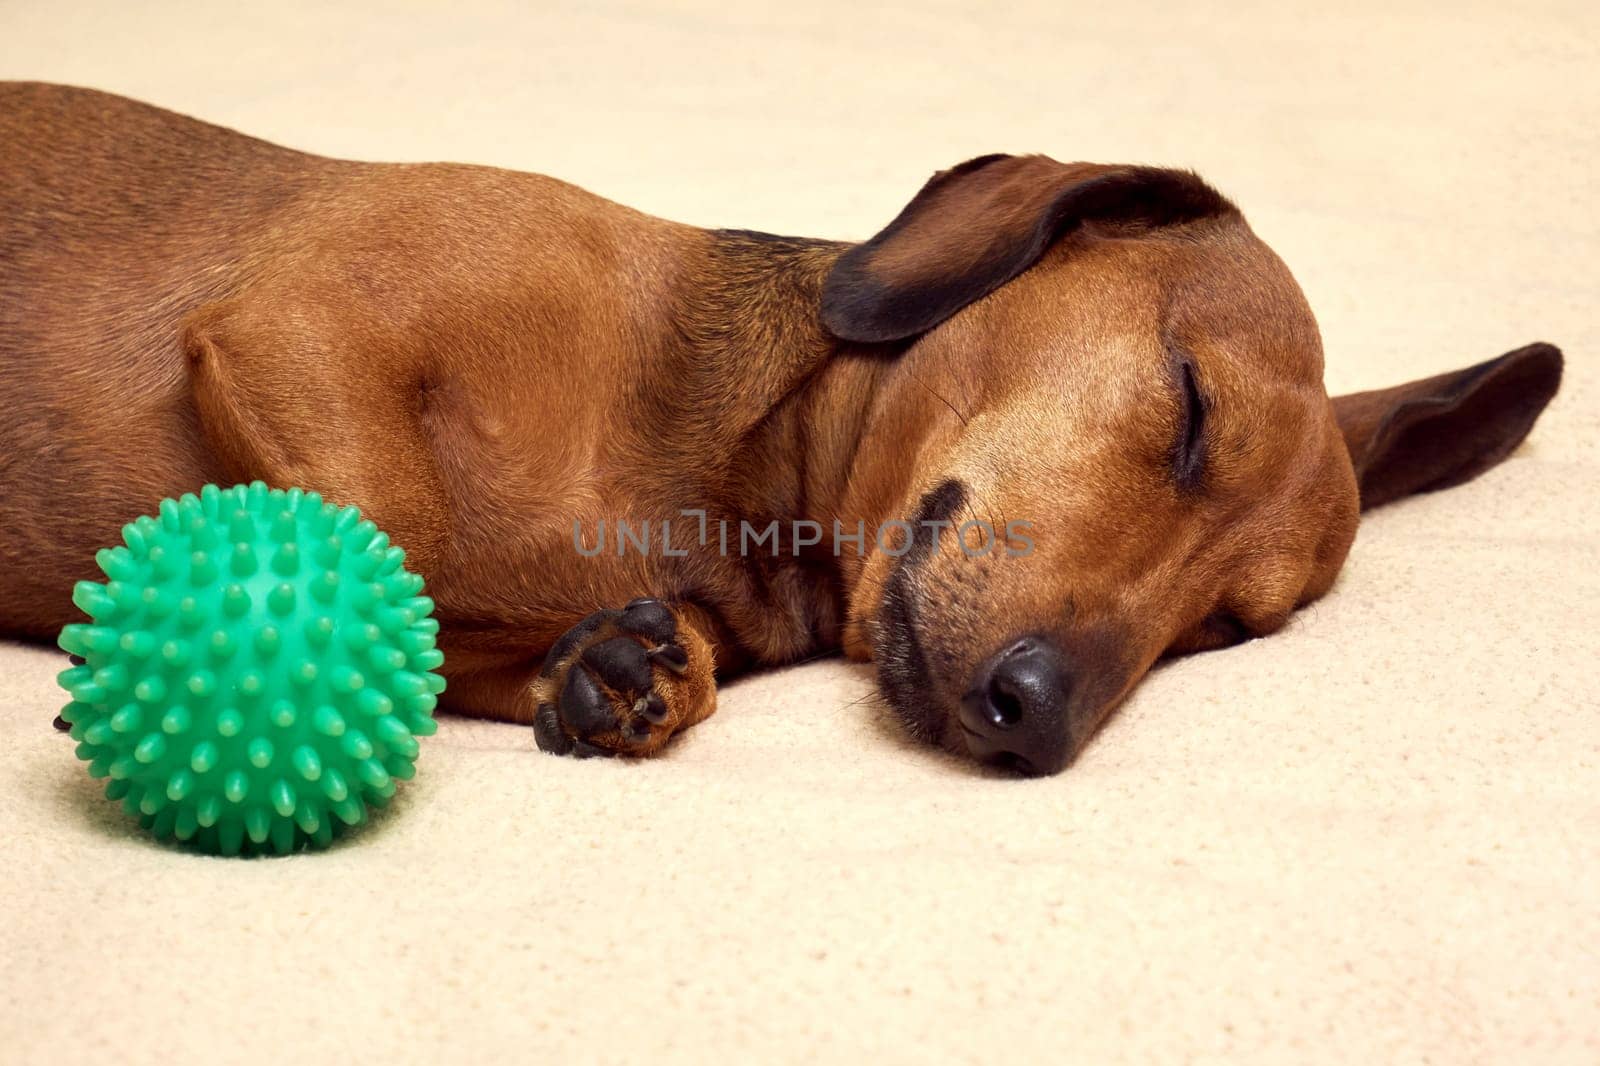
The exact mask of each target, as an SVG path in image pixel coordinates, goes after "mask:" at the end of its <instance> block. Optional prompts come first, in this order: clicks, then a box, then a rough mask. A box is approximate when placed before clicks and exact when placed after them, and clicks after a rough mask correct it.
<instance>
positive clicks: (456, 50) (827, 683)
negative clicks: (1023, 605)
mask: <svg viewBox="0 0 1600 1066" xmlns="http://www.w3.org/2000/svg"><path fill="white" fill-rule="evenodd" d="M1027 6H1028V7H1031V8H1032V10H1025V9H1024V5H1021V4H1010V5H1000V4H994V5H991V4H981V3H965V4H963V3H945V2H938V3H934V2H924V3H919V4H900V5H895V6H893V7H887V8H878V7H876V6H875V5H873V4H871V3H867V2H861V0H856V2H844V0H825V2H809V3H795V4H788V5H770V9H769V10H765V11H763V10H762V9H763V8H764V7H768V5H762V4H755V5H741V4H725V3H713V2H710V0H699V2H696V3H680V4H673V3H667V2H665V0H641V2H635V3H627V4H623V3H582V4H578V3H573V4H562V5H555V4H518V3H512V2H510V0H506V2H503V3H475V2H466V0H456V2H452V3H448V4H443V3H441V4H428V3H422V2H411V3H394V4H381V5H380V4H374V5H371V6H370V7H369V8H368V9H366V10H362V9H360V8H358V7H357V6H355V5H349V4H337V5H335V4H323V3H317V2H313V0H293V2H280V3H276V4H271V5H249V6H247V5H223V6H214V7H203V6H201V5H191V4H171V5H168V6H166V7H162V6H161V5H158V4H138V3H124V2H111V0H104V2H102V3H96V4H83V3H73V2H71V0H63V2H58V3H51V4H44V3H37V2H28V0H8V2H5V3H0V77H33V78H45V79H50V80H56V81H67V82H75V83H80V84H86V85H92V86H96V87H100V88H105V89H110V90H114V91H118V92H123V93H126V94H129V95H133V96H137V97H141V98H144V99H148V100H151V101H153V102H157V103H161V104H164V105H166V106H169V107H173V108H176V109H179V110H183V111H187V112H190V113H193V114H197V115H199V116H202V117H205V118H208V119H211V120H214V121H218V122H221V123H224V124H227V125H232V126H236V127H239V128H242V129H244V130H247V131H249V132H252V133H255V134H258V135H261V136H265V137H268V138H271V139H274V140H278V141H281V142H285V143H288V144H291V145H295V146H298V147H303V148H308V149H313V150H318V151H323V152H328V153H336V154H342V155H350V156H358V157H366V158H394V159H430V158H453V159H463V160H470V161H480V162H491V163H498V164H503V165H507V166H512V167H519V168H525V169H535V170H541V171H545V172H548V173H553V174H556V175H559V176H561V177H564V178H567V179H569V180H572V181H575V182H577V183H579V184H582V185H585V186H587V187H589V188H591V189H593V190H595V191H597V192H600V193H603V194H605V195H608V196H611V197H613V198H616V199H619V200H622V201H624V202H627V203H630V204H633V205H635V206H638V207H641V208H643V209H646V210H649V211H652V212H655V213H658V214H663V215H668V216H671V217H675V218H679V219H684V220H687V221H692V222H697V223H703V224H709V225H730V226H743V227H756V228H763V229H770V230H776V231H779V232H794V233H803V234H815V235H827V236H865V235H867V234H869V233H871V232H872V231H873V230H875V229H876V228H878V227H879V226H881V225H882V224H883V223H884V222H886V221H887V220H888V219H889V218H890V217H892V216H893V215H894V213H895V212H896V211H897V210H898V209H899V208H900V206H901V205H902V204H903V202H904V201H905V200H906V199H907V198H909V196H910V195H911V194H912V193H913V192H914V191H915V190H916V188H917V187H918V186H919V184H920V183H921V182H922V181H923V179H924V178H925V177H926V176H927V175H928V174H929V173H930V172H931V171H933V170H935V169H937V168H939V167H943V166H947V165H949V164H951V163H954V162H957V161H959V160H961V159H965V158H967V157H969V156H973V155H977V154H980V153H984V152H990V151H997V150H1009V151H1043V152H1048V153H1050V154H1053V155H1055V156H1057V157H1059V158H1063V159H1076V158H1085V159H1098V160H1126V161H1143V162H1158V163H1170V164H1179V165H1186V166H1192V167H1195V168H1197V169H1199V170H1200V171H1201V172H1202V173H1203V174H1205V175H1206V176H1207V177H1209V178H1210V179H1211V180H1213V181H1214V182H1215V183H1216V184H1217V185H1218V186H1220V187H1221V188H1222V189H1223V190H1224V191H1225V192H1227V193H1228V194H1229V195H1231V196H1233V197H1234V198H1235V199H1236V200H1237V201H1238V202H1239V203H1240V204H1242V205H1243V206H1244V208H1245V209H1246V212H1247V214H1248V215H1249V217H1250V219H1251V220H1252V223H1253V224H1254V226H1255V227H1256V229H1257V231H1258V232H1259V233H1261V234H1262V236H1263V237H1265V238H1266V239H1267V240H1268V241H1269V242H1270V243H1271V244H1273V245H1274V247H1276V248H1277V250H1278V251H1279V252H1280V253H1281V254H1282V256H1283V257H1284V259H1285V260H1286V261H1287V262H1288V263H1289V264H1290V266H1291V267H1292V268H1293V269H1294V270H1295V271H1296V273H1297V275H1298V277H1299V278H1300V280H1301V282H1302V284H1303V285H1304V287H1305V289H1306V291H1307V294H1308V296H1309V298H1310V300H1311V303H1312V305H1313V306H1314V307H1315V308H1316V309H1317V311H1318V314H1319V315H1320V316H1321V321H1322V325H1323V331H1324V335H1325V339H1326V342H1327V350H1328V378H1329V381H1330V385H1332V386H1334V387H1338V388H1350V387H1365V386H1369V385H1377V384H1382V383H1387V382H1390V381H1394V380H1399V379H1401V378H1408V377H1415V376H1420V375H1422V374H1425V373H1431V372H1435V371H1439V370H1443V369H1446V368H1450V367H1454V366H1459V365H1465V364H1467V363H1469V362H1475V361H1477V360H1480V359H1483V358H1486V357H1489V356H1493V355H1497V354H1499V353H1500V352H1502V351H1505V350H1507V349H1509V348H1513V347H1517V346H1519V345H1521V344H1523V343H1526V342H1528V341H1531V340H1536V339H1545V340H1550V341H1553V342H1555V343H1557V344H1560V345H1562V346H1563V347H1564V348H1565V349H1566V352H1567V355H1568V360H1569V362H1568V374H1567V382H1566V384H1565V386H1564V388H1563V391H1562V394H1561V395H1560V397H1558V399H1557V400H1556V402H1555V404H1554V405H1553V406H1552V407H1551V409H1550V411H1549V412H1548V414H1547V415H1546V417H1545V418H1544V420H1543V421H1542V422H1541V423H1540V424H1539V426H1538V428H1537V429H1536V431H1535V433H1534V435H1533V437H1532V439H1531V440H1530V441H1529V442H1528V443H1527V444H1526V445H1525V446H1524V447H1523V448H1522V449H1520V450H1519V451H1518V452H1517V453H1516V454H1515V455H1514V456H1513V457H1512V458H1511V459H1510V460H1509V461H1508V462H1507V463H1505V465H1504V466H1502V467H1500V468H1498V469H1496V470H1494V471H1493V472H1491V473H1490V474H1488V475H1486V476H1485V477H1483V478H1482V479H1480V480H1479V481H1477V482H1474V483H1472V484H1471V485H1468V486H1466V487H1464V488H1461V489H1458V490H1455V491H1453V492H1449V493H1445V494H1440V495H1437V496H1430V497H1423V498H1419V499H1416V500H1413V501H1410V502H1407V503H1404V504H1401V505H1398V506H1395V507H1393V508H1390V509H1388V510H1386V511H1383V512H1380V513H1377V514H1375V515H1373V516H1371V518H1370V519H1369V521H1368V522H1367V523H1366V524H1365V525H1364V526H1363V527H1362V531H1361V535H1360V539H1359V540H1358V542H1357V544H1356V546H1355V550H1354V552H1353V553H1352V555H1351V557H1350V562H1349V565H1348V567H1347V569H1346V571H1345V573H1344V576H1343V577H1342V578H1341V580H1340V582H1339V584H1338V585H1337V587H1336V588H1335V590H1334V592H1333V593H1332V594H1331V595H1330V596H1328V597H1327V598H1326V599H1325V600H1324V601H1322V602H1321V603H1320V604H1319V605H1317V606H1316V607H1315V608H1313V609H1311V610H1308V611H1306V612H1304V613H1303V614H1302V615H1300V616H1299V617H1298V618H1297V620H1296V621H1295V622H1294V623H1293V624H1292V625H1291V626H1290V628H1289V629H1288V631H1287V632H1285V633H1284V634H1282V635H1281V636H1276V637H1273V638H1272V639H1269V640H1265V641H1260V642H1256V643H1253V644H1249V645H1246V646H1244V647H1241V648H1239V649H1237V650H1234V651H1229V652H1222V653H1217V654H1214V655H1207V656H1202V657H1199V658H1194V659H1190V660H1185V661H1181V662H1178V663H1175V664H1173V665H1170V666H1167V667H1164V668H1162V669H1160V670H1158V671H1157V672H1156V673H1155V675H1153V676H1152V677H1151V678H1150V679H1149V680H1148V681H1147V682H1146V683H1145V684H1144V685H1143V686H1142V687H1141V688H1140V689H1139V691H1138V692H1137V694H1136V695H1135V697H1134V698H1133V700H1132V701H1131V702H1130V703H1129V704H1128V705H1127V706H1126V707H1125V708H1124V709H1123V710H1122V711H1121V712H1120V714H1119V715H1118V716H1117V717H1116V719H1115V720H1114V721H1113V722H1112V723H1111V724H1110V726H1109V727H1108V728H1106V729H1105V730H1104V732H1103V733H1102V735H1101V736H1100V738H1099V739H1098V740H1097V742H1096V743H1095V744H1094V745H1093V747H1092V748H1091V749H1090V750H1089V751H1088V752H1087V754H1086V755H1085V756H1084V757H1083V758H1082V759H1080V760H1079V762H1078V763H1077V765H1076V766H1075V767H1073V768H1072V770H1070V771H1069V772H1068V773H1066V774H1065V775H1063V776H1060V777H1057V778H1054V779H1050V780H1042V781H1015V780H1008V779H1004V778H1001V777H997V776H989V775H985V774H984V773H980V772H976V771H974V770H973V769H972V768H970V767H968V766H966V765H963V764H961V763H958V762H956V761H954V760H952V759H948V758H945V757H942V756H940V755H938V754H935V753H932V752H929V751H926V750H922V749H919V748H916V747H913V746H911V745H909V744H908V743H907V742H906V741H905V740H904V739H902V737H901V736H900V735H899V733H898V732H897V731H896V729H895V728H894V726H893V725H892V722H891V720H890V718H889V716H888V714H887V713H886V712H885V711H884V710H883V709H882V708H881V707H880V706H879V705H878V704H877V703H876V702H875V701H874V700H873V699H872V698H871V697H870V693H871V691H872V688H871V675H870V672H869V670H868V669H867V668H863V667H858V666H852V665H847V664H844V663H841V662H821V663H815V664H812V665H807V666H804V667H801V668H798V669H793V670H788V671H785V672H782V673H778V674H771V675H767V676H762V677H757V678H754V679H751V680H748V681H743V682H740V683H738V684H735V685H732V686H730V687H729V688H727V689H726V690H725V692H724V693H723V697H722V709H721V710H720V712H719V713H718V714H717V716H716V717H715V718H714V719H712V720H711V721H710V722H708V723H707V724H705V725H704V726H701V727H699V728H697V729H695V730H693V731H692V733H691V734H690V735H688V736H685V737H684V738H683V739H682V740H681V742H679V743H677V744H675V745H674V746H673V747H672V749H671V750H670V753H669V754H668V755H667V756H666V757H664V758H661V759H658V760H655V761H651V762H646V763H620V762H610V763H607V762H575V761H567V760H561V759H555V758H549V757H545V756H542V755H540V754H539V753H538V752H537V751H535V749H534V744H533V737H532V734H531V732H530V731H529V730H526V729H518V728H511V727H506V726H495V725H486V724H479V723H470V722H463V721H446V722H445V723H444V725H443V728H442V729H441V730H440V732H439V734H438V736H437V737H435V738H433V739H432V740H430V741H427V742H426V743H425V747H424V751H423V755H422V759H421V770H420V773H419V776H418V777H417V779H416V780H415V781H414V782H412V783H411V784H409V785H407V786H406V787H405V789H404V791H403V793H402V799H401V800H400V801H399V802H398V804H397V808H398V809H396V810H395V811H394V813H393V815H392V816H391V817H388V818H386V819H385V820H383V821H382V822H381V823H380V824H379V825H377V826H375V827H373V828H372V830H371V831H368V832H365V833H363V834H362V835H360V836H359V837H358V838H356V839H354V840H352V841H350V842H348V843H347V844H345V845H342V846H339V847H337V848H335V849H333V850H332V851H330V852H328V853H325V854H320V855H308V856H300V857H295V858H290V859H286V860H276V861H255V862H239V861H222V860H215V859H207V858H202V857H195V856H191V855H188V854H184V853H180V852H176V851H172V850H168V849H164V848H161V847H157V846H154V845H152V844H150V843H148V842H147V841H146V840H145V839H144V838H143V836H142V835H141V834H140V833H139V832H138V831H137V830H135V829H133V828H131V827H130V825H129V824H128V823H127V822H126V821H125V820H124V818H123V816H122V814H121V813H120V811H118V810H116V809H115V808H113V807H112V806H111V805H110V804H107V803H106V802H104V801H103V800H100V799H99V798H98V787H97V786H96V785H95V784H93V783H92V782H91V781H90V780H89V778H88V777H87V776H86V775H85V773H84V772H83V770H82V768H81V766H80V765H79V764H77V763H76V762H75V761H74V760H73V758H72V754H71V744H70V742H69V741H67V740H66V739H64V738H63V737H61V736H59V735H57V734H55V733H54V732H52V731H51V729H50V727H49V723H50V719H51V716H52V715H53V714H54V712H55V710H56V708H57V706H58V704H59V702H60V700H61V694H60V693H59V692H58V691H57V690H56V688H55V687H54V683H53V676H54V674H55V672H56V671H57V670H58V669H59V668H61V666H62V665H63V661H62V657H61V656H59V655H58V654H55V653H53V652H50V651H46V650H40V649H35V648H23V647H17V646H4V647H0V751H3V753H4V754H3V756H0V758H3V762H0V767H3V772H0V811H3V815H0V825H3V829H0V1061H3V1062H5V1063H13V1062H17V1063H24V1062H25V1063H76V1062H101V1063H156V1062H160V1063H189V1062H207V1063H209V1062H232V1061H244V1060H253V1061H262V1062H275V1063H316V1062H335V1061H355V1060H359V1061H362V1062H369V1063H388V1062H403V1061H426V1062H447V1061H448V1062H458V1061H459V1062H473V1063H478V1062H483V1063H497V1062H513V1061H525V1062H541V1063H549V1062H560V1061H570V1062H585V1063H587V1062H609V1061H635V1062H669V1061H681V1062H693V1063H703V1062H713V1063H717V1062H721V1063H743V1062H754V1061H788V1062H812V1061H818V1060H824V1061H868V1062H901V1061H904V1062H912V1061H917V1062H922V1061H929V1060H932V1059H947V1060H971V1061H1014V1062H1031V1061H1041V1060H1056V1061H1059V1060H1068V1059H1070V1060H1074V1061H1082V1062H1114V1061H1127V1062H1140V1063H1147V1062H1173V1061H1185V1060H1212V1061H1227V1062H1236V1061H1257V1060H1259V1061H1266V1060H1278V1061H1284V1062H1294V1063H1302V1062H1307V1061H1318V1060H1321V1061H1328V1062H1339V1063H1347V1062H1378V1061H1383V1062H1421V1061H1428V1062H1435V1063H1465V1062H1479V1061H1483V1062H1509V1063H1535V1062H1538V1063H1547V1062H1562V1061H1564V1062H1573V1063H1594V1062H1597V1061H1600V953H1597V951H1600V949H1597V945H1600V772H1597V771H1600V713H1597V706H1596V699H1595V696H1594V690H1593V685H1594V670H1595V664H1596V661H1597V653H1600V636H1597V624H1600V608H1597V604H1600V548H1597V545H1600V500H1597V498H1596V491H1595V486H1596V484H1597V482H1600V432H1597V430H1600V386H1597V384H1596V380H1595V367H1596V362H1595V352H1596V350H1597V346H1600V330H1597V327H1596V321H1597V318H1596V306H1595V302H1596V295H1597V293H1600V270H1597V268H1600V243H1597V241H1600V212H1597V210H1596V192H1597V185H1596V167H1597V164H1600V140H1597V136H1600V134H1597V131H1600V74H1597V72H1600V48H1597V45H1596V41H1597V39H1600V22H1597V17H1596V15H1595V13H1594V12H1595V8H1594V6H1593V5H1592V4H1589V3H1586V2H1583V0H1573V2H1571V3H1568V4H1564V5H1556V4H1544V5H1540V4H1530V3H1517V4H1507V3H1499V4H1488V3H1474V2H1468V3H1461V4H1443V3H1432V4H1430V3H1426V2H1415V0H1348V2H1340V3H1328V4H1319V5H1315V6H1312V7H1310V8H1309V9H1307V10H1305V11H1302V12H1299V13H1289V12H1286V11H1284V10H1283V9H1284V7H1285V5H1282V4H1267V3H1259V4H1248V5H1239V6H1237V7H1235V8H1234V10H1233V12H1232V13H1228V14H1224V8H1225V7H1228V6H1229V5H1213V4H1187V3H1160V2H1156V0H1150V2H1149V3H1145V2H1141V0H1121V2H1116V3H1097V4H1087V3H1078V2H1076V0H1074V2H1062V0H1051V2H1039V3H1036V4H1032V5H1027ZM1248 9H1253V10H1248ZM0 150H4V147H3V146H0ZM0 375H3V368H0Z"/></svg>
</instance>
